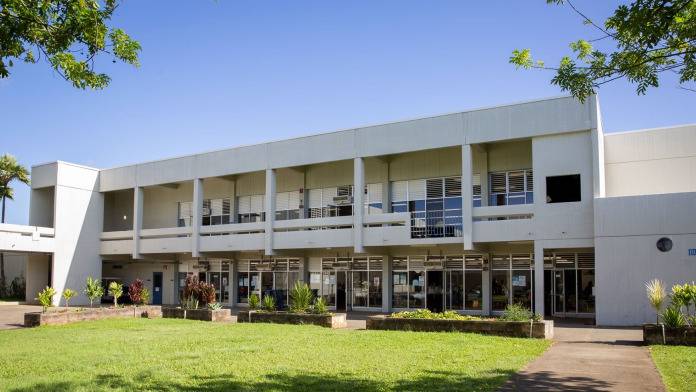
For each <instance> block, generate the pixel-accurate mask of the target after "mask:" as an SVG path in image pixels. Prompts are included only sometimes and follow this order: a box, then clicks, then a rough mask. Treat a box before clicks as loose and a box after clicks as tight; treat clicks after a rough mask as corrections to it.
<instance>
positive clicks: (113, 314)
mask: <svg viewBox="0 0 696 392" xmlns="http://www.w3.org/2000/svg"><path fill="white" fill-rule="evenodd" d="M129 317H146V318H156V317H162V308H161V307H160V306H153V305H147V306H137V307H135V306H130V307H123V308H115V309H114V308H85V309H83V310H80V311H77V310H75V309H74V308H73V309H72V310H68V311H65V312H61V311H48V312H46V313H42V312H28V313H24V326H25V327H38V326H41V325H63V324H70V323H75V322H78V321H90V320H103V319H111V318H129Z"/></svg>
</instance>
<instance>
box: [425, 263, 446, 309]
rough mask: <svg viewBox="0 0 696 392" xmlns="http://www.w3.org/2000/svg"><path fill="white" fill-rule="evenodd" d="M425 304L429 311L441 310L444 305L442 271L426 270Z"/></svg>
mask: <svg viewBox="0 0 696 392" xmlns="http://www.w3.org/2000/svg"><path fill="white" fill-rule="evenodd" d="M426 279H427V280H426V282H427V287H426V292H427V300H428V302H427V305H428V309H430V311H431V312H442V310H443V305H444V293H445V290H444V287H443V279H442V271H428V276H427V277H426Z"/></svg>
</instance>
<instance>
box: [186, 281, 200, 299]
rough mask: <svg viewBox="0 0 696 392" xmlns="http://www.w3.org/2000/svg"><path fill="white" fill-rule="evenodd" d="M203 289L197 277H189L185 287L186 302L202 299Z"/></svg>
mask: <svg viewBox="0 0 696 392" xmlns="http://www.w3.org/2000/svg"><path fill="white" fill-rule="evenodd" d="M200 294H201V289H200V285H199V283H198V277H197V276H189V277H187V278H186V284H185V285H184V293H183V297H184V301H185V300H187V299H189V298H191V297H193V298H195V299H200Z"/></svg>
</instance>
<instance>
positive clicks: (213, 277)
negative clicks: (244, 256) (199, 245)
mask: <svg viewBox="0 0 696 392" xmlns="http://www.w3.org/2000/svg"><path fill="white" fill-rule="evenodd" d="M193 276H196V277H198V280H199V281H201V282H208V283H211V284H212V285H213V286H215V301H217V302H220V303H223V304H226V303H229V302H230V283H231V280H230V279H231V275H230V261H229V260H199V261H196V262H195V263H194V264H181V265H179V276H178V282H177V285H178V289H179V301H181V300H183V293H184V287H185V286H186V278H188V277H193Z"/></svg>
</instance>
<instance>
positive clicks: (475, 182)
mask: <svg viewBox="0 0 696 392" xmlns="http://www.w3.org/2000/svg"><path fill="white" fill-rule="evenodd" d="M471 184H472V190H471V194H472V195H471V196H472V198H473V202H474V207H481V175H480V174H478V173H476V174H474V175H473V176H472V177H471Z"/></svg>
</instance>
